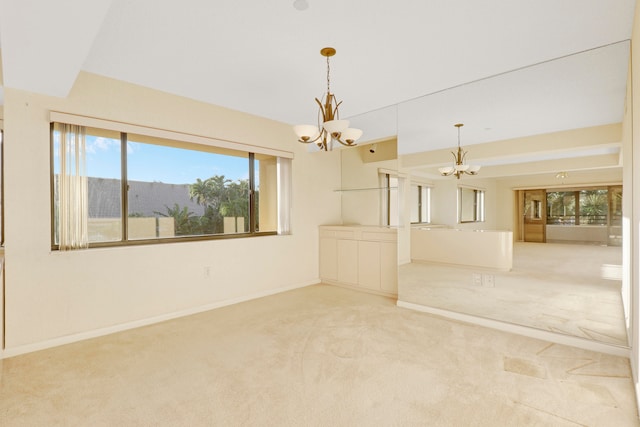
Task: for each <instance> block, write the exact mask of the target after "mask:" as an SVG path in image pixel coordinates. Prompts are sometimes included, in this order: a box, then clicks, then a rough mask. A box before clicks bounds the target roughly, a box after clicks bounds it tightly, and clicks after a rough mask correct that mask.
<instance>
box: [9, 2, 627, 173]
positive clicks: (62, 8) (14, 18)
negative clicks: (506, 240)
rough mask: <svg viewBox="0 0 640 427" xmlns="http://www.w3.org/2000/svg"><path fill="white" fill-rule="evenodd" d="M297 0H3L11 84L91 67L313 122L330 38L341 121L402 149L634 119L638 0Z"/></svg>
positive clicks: (60, 80) (46, 85) (39, 82)
mask: <svg viewBox="0 0 640 427" xmlns="http://www.w3.org/2000/svg"><path fill="white" fill-rule="evenodd" d="M299 2H302V3H305V2H306V3H307V5H308V7H307V8H306V10H298V9H297V8H296V7H294V1H293V0H272V1H264V0H260V1H259V0H245V1H241V2H239V1H233V0H216V1H211V0H190V1H188V2H176V1H169V0H95V1H91V2H87V1H85V0H67V1H65V2H64V3H61V2H51V1H48V0H0V46H1V48H2V51H1V52H2V71H3V84H4V86H5V87H12V88H17V89H22V90H27V91H32V92H37V93H42V94H46V95H51V96H58V97H65V96H67V95H68V94H69V91H70V90H71V88H72V86H73V84H74V81H75V79H76V77H77V75H78V73H80V72H81V71H85V72H90V73H96V74H99V75H103V76H107V77H111V78H115V79H119V80H123V81H127V82H130V83H134V84H138V85H142V86H146V87H150V88H154V89H157V90H161V91H165V92H169V93H172V94H177V95H182V96H185V97H188V98H192V99H196V100H200V101H204V102H207V103H212V104H216V105H221V106H225V107H228V108H232V109H235V110H239V111H243V112H247V113H251V114H255V115H258V116H262V117H266V118H270V119H273V120H278V121H281V122H285V123H289V124H298V123H314V122H315V120H316V117H317V109H316V104H315V102H314V100H313V98H315V97H321V96H322V95H323V94H324V92H325V91H326V83H327V82H326V61H325V58H324V57H322V56H321V55H320V53H319V51H320V49H321V48H323V47H325V46H332V47H335V48H336V50H337V54H336V56H334V57H333V58H331V89H332V92H334V93H335V94H336V96H337V97H338V99H339V100H342V101H343V104H342V106H341V107H340V109H341V115H342V118H351V119H352V122H353V123H352V124H353V125H354V126H358V127H361V128H362V129H363V130H364V132H365V133H364V136H363V139H362V140H361V142H367V141H372V140H376V139H379V138H384V137H388V136H392V135H398V140H399V144H398V147H399V148H398V150H399V152H400V153H401V154H408V153H413V152H421V151H430V150H436V149H442V148H447V147H449V148H450V147H451V146H454V145H455V144H456V142H457V139H456V138H457V136H456V133H455V132H456V131H455V128H454V127H453V124H454V123H457V122H463V123H465V126H464V127H463V130H462V143H463V145H464V146H469V145H474V144H480V143H484V142H487V141H495V140H502V139H510V138H515V137H518V136H523V135H536V134H541V133H548V132H556V131H561V130H566V129H574V128H581V127H588V126H596V125H601V124H607V123H615V122H620V121H621V120H622V114H623V106H624V96H625V86H626V77H627V67H628V55H629V43H628V40H629V39H630V38H631V30H632V23H633V14H634V5H635V0H612V1H602V0H563V1H561V2H559V1H557V0H537V1H520V2H514V1H511V0H485V1H482V2H477V1H473V0H449V1H447V2H443V1H440V0H423V1H415V0H393V1H391V0H374V1H371V0H366V1H365V0H350V1H344V0H297V1H296V4H299ZM293 143H295V137H294V136H293V133H292V144H293ZM591 148H593V147H591ZM587 151H588V150H587ZM582 152H585V149H584V148H583V149H582ZM609 154H610V153H609ZM537 160H540V159H537ZM487 161H488V160H487ZM476 162H480V163H481V162H482V159H476Z"/></svg>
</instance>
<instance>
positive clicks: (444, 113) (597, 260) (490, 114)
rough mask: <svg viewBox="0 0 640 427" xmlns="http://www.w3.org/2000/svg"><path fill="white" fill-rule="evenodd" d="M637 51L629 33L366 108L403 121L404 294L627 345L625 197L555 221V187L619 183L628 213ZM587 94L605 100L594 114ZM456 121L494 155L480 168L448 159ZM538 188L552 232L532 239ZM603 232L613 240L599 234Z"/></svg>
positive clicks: (380, 127) (382, 124)
mask: <svg viewBox="0 0 640 427" xmlns="http://www.w3.org/2000/svg"><path fill="white" fill-rule="evenodd" d="M628 61H629V44H628V43H627V42H624V43H618V44H614V45H609V46H606V47H603V48H601V49H595V50H592V51H588V52H584V53H581V54H576V55H571V56H567V57H565V58H560V59H557V60H554V61H548V62H544V63H541V64H537V65H534V66H531V67H526V68H523V69H519V70H514V71H512V72H510V73H505V74H502V75H499V76H493V77H490V78H487V79H483V80H479V81H477V82H472V83H469V84H465V85H461V86H458V87H455V88H451V89H449V90H445V91H441V92H438V93H435V94H431V95H427V96H425V97H422V98H419V99H415V100H412V101H409V102H406V103H402V104H399V105H397V106H395V108H394V109H387V111H386V113H387V114H386V115H385V114H384V113H385V111H378V112H375V119H373V120H372V119H371V118H370V117H367V115H364V116H361V117H356V118H354V119H353V122H354V125H357V126H358V127H360V128H363V129H368V127H367V126H369V128H370V129H371V130H372V133H373V135H372V138H373V139H375V138H376V137H383V136H384V135H385V134H386V133H389V132H391V130H392V128H393V127H394V125H395V126H396V129H395V132H396V134H397V152H398V156H397V169H398V173H399V174H400V176H402V180H401V184H400V186H401V189H402V190H403V191H400V192H399V195H401V197H400V198H399V199H400V200H399V203H400V209H399V212H400V215H401V218H400V220H399V222H400V226H399V230H398V241H399V281H398V300H399V301H401V302H404V303H409V304H413V305H416V306H423V307H431V308H436V309H439V310H446V311H451V312H455V313H462V314H468V315H472V316H476V317H480V318H486V319H492V320H498V321H501V322H507V323H510V324H517V325H521V326H527V327H531V328H536V329H540V330H545V331H549V332H554V333H559V334H566V335H571V336H574V337H580V338H584V339H588V340H594V341H598V342H602V343H607V344H612V345H618V346H627V325H628V320H627V314H628V313H627V312H626V311H625V309H624V307H625V305H626V306H628V298H629V295H628V288H629V287H628V283H626V276H627V275H628V265H625V264H627V263H625V262H623V260H624V259H625V251H628V247H627V246H626V242H625V239H624V235H623V233H621V232H620V229H619V228H618V231H616V233H617V236H614V237H616V238H614V239H613V240H612V239H609V237H611V236H609V234H611V232H612V231H611V230H612V228H611V226H612V221H616V220H620V216H618V218H617V219H616V218H614V216H615V211H616V210H615V209H612V206H609V204H611V203H612V202H611V200H612V199H611V198H607V196H605V199H606V203H605V204H604V205H603V204H602V203H600V205H598V204H597V203H595V201H593V200H592V201H591V202H592V204H591V205H589V209H596V210H598V212H599V213H598V214H597V215H599V216H598V218H599V219H598V221H599V222H598V223H595V222H589V221H590V220H587V219H584V220H583V223H580V224H575V221H574V223H573V224H571V223H570V221H567V222H566V223H563V224H557V223H556V224H553V226H554V227H556V228H557V230H552V232H550V233H551V234H549V235H547V234H546V230H547V229H548V228H549V227H550V226H551V224H547V217H548V216H549V215H550V211H549V209H550V205H549V204H548V203H547V195H548V194H550V193H560V192H562V191H566V192H574V193H575V192H580V191H582V190H589V189H602V188H605V189H607V188H615V189H616V190H615V191H617V194H618V195H619V196H620V198H621V200H620V199H616V200H617V202H616V203H618V206H619V207H620V208H621V210H622V216H624V210H625V206H628V205H625V197H624V196H625V190H624V185H623V184H624V175H625V174H624V152H625V146H627V147H628V146H630V141H628V139H629V138H630V136H628V135H627V133H626V132H625V120H624V117H625V114H626V113H625V108H624V98H625V93H626V90H627V69H628ZM587 104H588V105H593V106H595V107H597V108H589V109H588V110H589V111H590V113H589V114H581V113H580V112H581V111H584V109H583V108H582V106H584V105H587ZM456 123H464V128H462V132H461V134H460V145H461V147H462V149H463V150H464V151H465V152H466V159H467V161H471V162H473V164H475V165H480V166H481V168H480V171H479V172H478V174H477V175H474V176H472V175H465V174H463V175H462V176H461V177H460V178H456V176H455V175H453V176H447V177H443V176H441V175H440V174H439V173H438V168H442V167H446V166H452V161H453V158H452V154H451V151H453V150H455V149H456V148H457V144H458V139H457V138H458V135H457V133H456V129H455V127H454V124H456ZM364 144H365V145H366V144H367V142H365V143H364ZM363 153H364V152H363ZM367 165H368V167H369V168H373V167H375V162H373V163H368V164H367ZM390 165H393V163H389V162H387V166H388V167H389V166H390ZM352 166H353V165H345V164H343V174H344V170H345V168H348V167H350V169H349V175H350V176H358V173H357V171H354V169H353V167H352ZM418 188H419V190H418V191H414V190H416V189H418ZM423 189H428V193H429V200H428V203H429V214H428V215H423V216H422V217H423V218H425V219H427V221H422V220H418V221H416V219H415V215H412V212H416V211H420V210H424V209H423V208H424V206H423V205H424V203H426V201H425V200H424V198H423V199H422V200H420V199H419V198H418V197H417V196H416V197H413V195H418V194H426V192H425V191H424V190H423ZM620 189H621V190H620ZM527 192H532V193H531V194H534V193H533V192H538V193H536V194H538V195H539V197H536V198H535V200H536V203H537V204H536V205H535V206H534V210H533V211H532V212H534V213H535V219H536V221H538V223H539V225H540V227H539V228H540V230H543V231H545V232H542V235H541V238H540V239H538V240H537V241H530V240H531V239H528V238H527V239H525V228H526V222H527V213H530V212H529V210H527V206H526V204H527V201H528V202H531V200H532V199H531V197H530V195H529V196H528V195H527V194H529V193H527ZM594 194H595V193H594ZM479 195H481V197H479ZM616 197H617V196H616ZM530 199H531V200H530ZM629 200H630V198H629ZM380 203H382V202H380ZM581 203H582V202H578V205H577V209H579V210H580V209H582V210H583V211H585V210H586V209H587V208H586V207H585V206H587V205H584V204H581ZM585 203H586V202H585ZM343 205H344V202H343ZM414 205H415V206H414ZM596 205H597V206H596ZM605 205H606V206H605ZM532 206H533V205H532ZM619 210H620V209H618V211H619ZM347 211H349V209H348V208H347ZM352 211H353V215H355V216H354V218H351V220H352V221H354V222H357V210H356V209H353V210H352ZM583 213H584V212H583ZM347 215H350V214H349V213H347ZM577 215H578V217H579V218H582V217H581V216H580V214H579V213H578V214H577ZM594 215H596V214H594ZM583 216H584V215H583ZM585 218H586V217H585ZM594 218H595V217H594ZM370 221H374V219H370ZM603 221H604V223H603ZM603 232H604V233H605V235H606V237H605V240H604V242H603V241H602V239H600V238H599V237H598V238H594V237H593V236H594V235H597V236H601V235H602V233H603ZM616 233H614V234H616ZM505 236H507V237H506V238H505ZM549 237H552V238H549ZM525 240H529V241H525ZM627 240H628V239H627ZM425 242H426V243H425ZM421 245H423V246H424V247H421ZM427 246H428V247H431V248H432V249H433V248H435V251H428V250H426V249H425V247H427ZM505 263H506V264H505ZM627 311H628V310H627Z"/></svg>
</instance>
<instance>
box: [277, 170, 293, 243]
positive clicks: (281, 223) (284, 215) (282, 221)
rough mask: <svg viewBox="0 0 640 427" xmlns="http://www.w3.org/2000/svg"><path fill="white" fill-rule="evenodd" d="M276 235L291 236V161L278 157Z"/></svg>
mask: <svg viewBox="0 0 640 427" xmlns="http://www.w3.org/2000/svg"><path fill="white" fill-rule="evenodd" d="M278 234H291V159H286V158H283V157H278Z"/></svg>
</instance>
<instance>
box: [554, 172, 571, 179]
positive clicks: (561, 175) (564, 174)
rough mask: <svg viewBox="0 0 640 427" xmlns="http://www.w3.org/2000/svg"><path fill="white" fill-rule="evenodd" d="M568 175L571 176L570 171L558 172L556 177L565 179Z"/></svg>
mask: <svg viewBox="0 0 640 427" xmlns="http://www.w3.org/2000/svg"><path fill="white" fill-rule="evenodd" d="M567 177H569V173H568V172H558V173H557V174H556V178H557V179H565V178H567Z"/></svg>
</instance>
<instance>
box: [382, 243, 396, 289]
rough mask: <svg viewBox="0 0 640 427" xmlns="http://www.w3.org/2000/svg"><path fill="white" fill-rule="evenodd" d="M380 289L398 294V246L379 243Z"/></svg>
mask: <svg viewBox="0 0 640 427" xmlns="http://www.w3.org/2000/svg"><path fill="white" fill-rule="evenodd" d="M380 289H381V290H383V291H385V292H393V293H398V244H397V243H396V242H381V243H380Z"/></svg>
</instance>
